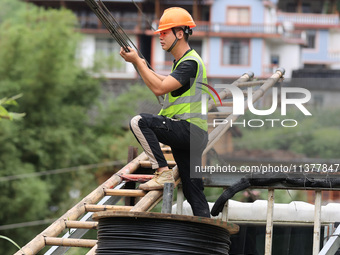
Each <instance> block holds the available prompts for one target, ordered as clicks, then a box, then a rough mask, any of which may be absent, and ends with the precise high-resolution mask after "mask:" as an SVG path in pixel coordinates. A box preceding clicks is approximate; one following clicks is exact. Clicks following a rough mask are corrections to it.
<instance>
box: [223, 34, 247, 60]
mask: <svg viewBox="0 0 340 255" xmlns="http://www.w3.org/2000/svg"><path fill="white" fill-rule="evenodd" d="M222 63H223V65H249V40H248V39H231V40H230V39H225V40H223V59H222Z"/></svg>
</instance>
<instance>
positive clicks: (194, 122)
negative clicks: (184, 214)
mask: <svg viewBox="0 0 340 255" xmlns="http://www.w3.org/2000/svg"><path fill="white" fill-rule="evenodd" d="M195 26H196V24H195V22H194V21H193V19H192V17H191V15H190V14H189V13H188V12H187V11H186V10H184V9H182V8H179V7H173V8H169V9H166V10H165V11H164V13H163V15H162V17H161V19H160V22H159V27H158V30H157V31H155V33H159V39H160V44H161V46H162V49H163V50H166V51H168V52H170V53H171V54H172V55H173V57H174V58H175V60H174V63H173V68H172V72H171V74H170V75H168V76H162V75H158V74H156V73H154V72H153V71H152V70H150V69H149V68H148V67H147V65H146V64H145V61H144V60H143V59H142V58H140V57H139V56H138V54H137V53H136V52H135V51H134V50H133V49H131V48H129V50H130V52H125V51H124V50H123V49H121V51H120V55H121V56H122V57H123V58H124V59H125V61H127V62H131V63H132V64H134V65H135V67H136V68H137V69H138V71H139V74H140V75H141V77H142V79H143V80H144V82H145V84H146V85H147V86H148V87H149V89H150V90H151V91H152V92H153V93H154V94H155V95H156V96H161V95H165V98H164V104H163V108H162V110H161V111H160V113H159V115H151V114H140V115H137V116H135V117H134V118H133V119H132V120H131V122H130V128H131V130H132V132H133V133H134V135H135V137H136V138H137V140H138V142H139V143H140V144H141V146H142V147H143V149H144V151H145V153H146V154H147V155H148V157H149V159H150V161H151V163H152V168H153V169H156V172H155V176H154V177H153V179H152V180H150V181H148V182H147V183H144V184H141V185H140V186H139V188H140V189H142V190H157V189H163V187H164V183H166V182H174V178H173V173H172V170H171V169H169V167H168V165H167V162H166V160H165V158H164V156H163V153H162V151H161V148H160V145H159V142H161V143H163V144H167V145H169V146H170V147H171V149H172V154H173V156H174V159H175V161H176V163H177V166H178V170H179V175H180V177H181V181H182V185H183V193H184V196H185V197H186V199H187V200H188V202H189V203H190V205H191V208H192V210H193V213H194V215H196V216H203V217H210V211H209V206H208V203H207V200H206V198H205V195H204V193H203V189H204V187H203V182H202V179H197V178H195V179H194V178H190V170H192V171H194V167H195V166H197V165H199V166H201V164H202V163H201V161H202V152H203V150H204V148H205V147H206V145H207V141H208V134H207V121H206V119H203V118H202V113H201V112H202V90H201V87H200V83H202V82H203V83H206V82H207V77H206V70H205V66H204V64H203V61H202V59H201V58H200V56H199V55H198V54H197V53H196V51H195V50H193V49H191V48H190V46H189V44H188V38H189V35H191V34H192V30H191V28H193V27H195Z"/></svg>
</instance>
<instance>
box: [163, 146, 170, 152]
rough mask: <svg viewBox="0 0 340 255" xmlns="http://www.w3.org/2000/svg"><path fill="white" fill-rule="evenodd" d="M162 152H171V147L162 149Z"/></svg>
mask: <svg viewBox="0 0 340 255" xmlns="http://www.w3.org/2000/svg"><path fill="white" fill-rule="evenodd" d="M161 150H162V152H171V147H162V148H161Z"/></svg>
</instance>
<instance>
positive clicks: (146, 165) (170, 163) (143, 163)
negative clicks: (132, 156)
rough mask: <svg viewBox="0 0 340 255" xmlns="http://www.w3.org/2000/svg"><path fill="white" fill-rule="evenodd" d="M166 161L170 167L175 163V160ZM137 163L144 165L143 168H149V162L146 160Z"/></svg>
mask: <svg viewBox="0 0 340 255" xmlns="http://www.w3.org/2000/svg"><path fill="white" fill-rule="evenodd" d="M167 163H168V166H170V167H173V166H175V165H176V162H175V161H173V160H169V161H167ZM139 164H140V165H141V167H144V168H150V167H151V162H150V161H147V160H145V161H139Z"/></svg>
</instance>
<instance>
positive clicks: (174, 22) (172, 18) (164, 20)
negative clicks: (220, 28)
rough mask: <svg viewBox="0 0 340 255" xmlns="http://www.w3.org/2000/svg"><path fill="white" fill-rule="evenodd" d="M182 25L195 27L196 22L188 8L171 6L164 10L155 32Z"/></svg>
mask: <svg viewBox="0 0 340 255" xmlns="http://www.w3.org/2000/svg"><path fill="white" fill-rule="evenodd" d="M181 26H186V27H189V28H193V27H196V24H195V22H194V20H193V19H192V17H191V15H190V13H189V12H188V11H187V10H185V9H183V8H181V7H171V8H168V9H165V10H164V13H163V15H162V17H161V19H160V20H159V26H158V29H157V30H156V31H155V32H154V33H155V34H158V33H160V32H161V31H164V30H167V29H170V28H173V27H181Z"/></svg>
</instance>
